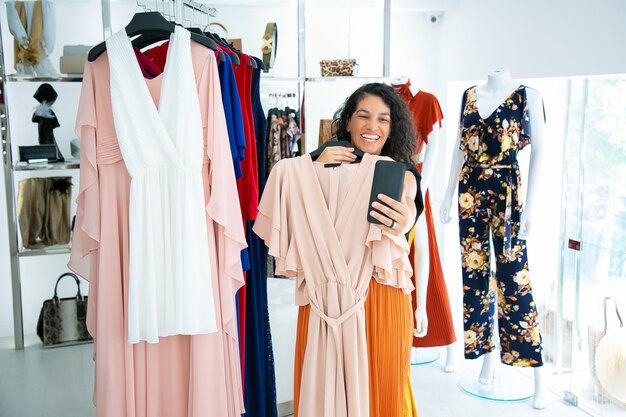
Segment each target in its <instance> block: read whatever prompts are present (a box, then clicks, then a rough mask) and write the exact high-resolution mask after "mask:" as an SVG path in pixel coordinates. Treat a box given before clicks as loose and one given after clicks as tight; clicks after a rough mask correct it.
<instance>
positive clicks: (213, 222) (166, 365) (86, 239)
mask: <svg viewBox="0 0 626 417" xmlns="http://www.w3.org/2000/svg"><path fill="white" fill-rule="evenodd" d="M190 47H191V54H192V62H193V70H194V74H195V81H196V86H197V90H198V97H199V100H200V109H201V117H202V126H203V135H204V147H205V153H204V163H203V165H202V174H203V184H204V198H205V203H206V219H207V222H206V228H207V235H208V238H209V239H208V241H209V254H208V256H209V257H210V264H211V267H212V273H211V275H212V282H211V284H212V291H213V297H214V300H213V301H214V304H215V313H216V316H217V327H218V331H217V332H216V333H211V334H204V335H194V336H188V335H185V336H182V335H178V336H169V337H162V338H160V339H159V343H156V344H147V343H145V342H140V343H137V344H129V343H127V338H126V336H127V331H128V329H127V311H128V309H127V307H128V304H127V303H128V288H129V282H128V278H129V236H128V235H129V193H130V176H129V174H128V170H127V168H126V165H125V164H124V160H123V159H122V155H121V153H120V149H119V143H118V140H117V137H116V132H115V127H114V123H113V118H112V110H111V94H110V78H109V61H108V56H107V54H106V53H105V54H103V55H101V56H100V57H99V58H98V59H97V60H96V61H94V62H87V63H86V64H85V73H84V78H83V86H82V91H81V97H80V104H79V111H78V116H77V121H76V134H77V135H78V137H79V138H80V141H81V170H80V191H79V196H78V199H77V203H78V209H77V215H76V224H75V228H74V236H73V242H72V253H71V258H70V262H69V264H68V266H69V267H70V268H71V269H72V270H73V271H75V272H77V273H78V274H80V275H81V276H83V277H84V278H85V279H87V280H89V282H90V288H89V308H88V317H87V321H88V329H89V332H90V333H91V334H92V335H93V336H94V361H95V384H94V397H93V400H94V404H95V405H96V415H97V416H98V417H174V416H176V417H178V416H181V417H209V416H226V417H235V416H239V415H240V414H241V413H243V412H244V407H243V397H242V385H241V372H240V362H239V348H238V343H237V323H236V310H235V299H234V295H235V293H236V291H237V290H238V289H239V288H240V287H241V286H242V285H243V283H244V282H243V275H242V268H241V261H240V251H241V250H242V249H243V248H244V247H245V246H246V243H245V235H244V230H243V226H242V221H241V211H240V208H239V200H238V196H237V185H236V182H235V174H234V170H233V166H232V160H231V158H230V150H229V142H228V136H227V130H226V122H225V117H224V110H223V107H222V104H221V103H222V101H221V93H220V85H219V78H218V72H217V64H216V62H215V56H214V53H213V51H211V50H209V49H207V48H205V47H203V46H201V45H198V44H196V43H192V44H191V46H190ZM162 78H163V75H161V76H158V77H156V78H154V79H152V80H146V81H145V82H146V84H147V86H148V89H149V92H150V95H151V98H152V100H153V101H154V105H157V106H158V103H159V98H160V92H161V83H162Z"/></svg>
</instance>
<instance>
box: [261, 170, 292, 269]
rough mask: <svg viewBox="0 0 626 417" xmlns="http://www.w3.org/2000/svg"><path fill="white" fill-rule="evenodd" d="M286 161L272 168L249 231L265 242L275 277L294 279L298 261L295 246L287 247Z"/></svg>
mask: <svg viewBox="0 0 626 417" xmlns="http://www.w3.org/2000/svg"><path fill="white" fill-rule="evenodd" d="M288 162H289V160H282V161H279V162H278V163H277V164H276V165H275V166H274V168H272V171H271V172H270V176H269V178H268V179H267V183H266V184H265V190H264V191H263V195H262V196H261V201H260V202H259V212H258V214H257V218H256V221H255V222H254V226H253V228H252V230H253V231H254V233H256V234H257V236H259V237H260V238H261V239H263V240H264V241H265V245H266V246H267V247H268V252H269V254H270V255H272V256H273V257H274V258H275V260H276V263H275V265H276V275H284V276H287V277H295V276H296V274H297V272H298V269H299V267H298V264H299V261H298V256H297V250H296V248H295V246H293V245H291V244H290V241H291V232H292V230H291V227H290V219H289V217H288V216H289V208H288V204H289V201H288V197H289V193H288V190H289V176H288V175H287V169H286V168H287V163H288Z"/></svg>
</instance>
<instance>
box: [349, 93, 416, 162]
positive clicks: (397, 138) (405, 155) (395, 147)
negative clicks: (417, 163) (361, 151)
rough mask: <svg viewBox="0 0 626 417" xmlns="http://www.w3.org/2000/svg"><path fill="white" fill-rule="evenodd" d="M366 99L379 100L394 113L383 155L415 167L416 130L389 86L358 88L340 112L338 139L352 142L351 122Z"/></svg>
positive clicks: (402, 102)
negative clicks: (361, 102)
mask: <svg viewBox="0 0 626 417" xmlns="http://www.w3.org/2000/svg"><path fill="white" fill-rule="evenodd" d="M366 95H372V96H378V97H380V98H381V99H382V100H383V101H384V102H385V104H386V105H387V106H389V110H390V113H391V129H390V131H389V138H387V142H386V143H385V146H383V149H382V150H381V153H380V154H381V155H383V156H388V157H390V158H391V159H393V160H394V161H398V162H404V163H406V164H412V161H411V157H412V156H413V154H414V153H415V149H416V141H415V139H416V136H415V126H414V125H413V120H412V118H411V115H410V114H409V109H408V108H407V106H406V104H405V103H404V101H402V98H401V97H400V95H399V94H398V93H396V91H395V90H394V89H393V88H391V87H390V86H388V85H386V84H382V83H369V84H365V85H362V86H361V87H359V88H358V89H357V90H356V91H355V92H354V93H352V94H351V95H350V97H348V99H347V100H346V101H345V103H343V105H342V106H341V108H340V110H339V111H340V115H339V119H338V120H337V139H338V140H345V141H348V142H351V138H350V132H348V129H347V127H348V122H349V121H350V118H351V117H352V115H353V114H354V112H355V111H356V109H357V105H358V104H359V102H360V101H361V100H362V99H363V97H365V96H366Z"/></svg>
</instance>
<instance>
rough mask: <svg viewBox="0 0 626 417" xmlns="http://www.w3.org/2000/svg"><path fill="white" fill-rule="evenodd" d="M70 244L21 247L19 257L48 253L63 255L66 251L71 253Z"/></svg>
mask: <svg viewBox="0 0 626 417" xmlns="http://www.w3.org/2000/svg"><path fill="white" fill-rule="evenodd" d="M70 249H71V248H70V245H69V244H67V245H53V246H47V247H45V248H41V249H25V248H21V249H20V251H19V254H18V255H19V257H20V258H24V257H29V256H46V255H62V254H66V253H70Z"/></svg>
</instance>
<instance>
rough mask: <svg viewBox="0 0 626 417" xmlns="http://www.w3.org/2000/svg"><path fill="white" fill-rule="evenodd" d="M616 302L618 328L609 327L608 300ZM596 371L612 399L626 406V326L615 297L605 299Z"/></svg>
mask: <svg viewBox="0 0 626 417" xmlns="http://www.w3.org/2000/svg"><path fill="white" fill-rule="evenodd" d="M609 301H613V303H614V304H615V314H616V315H617V319H618V321H619V327H618V328H610V329H609V328H608V325H607V307H608V302H609ZM595 360H596V371H597V375H598V379H599V380H600V384H601V385H602V387H603V388H604V389H605V390H606V392H607V393H608V394H609V396H610V397H611V399H612V400H613V401H615V402H617V403H619V404H620V405H622V406H626V328H624V322H623V321H622V317H621V315H620V313H619V309H618V307H617V301H616V300H615V298H613V297H606V298H605V299H604V336H603V337H602V339H601V340H600V343H598V348H597V350H596V357H595Z"/></svg>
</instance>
